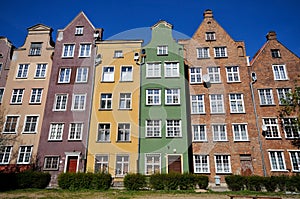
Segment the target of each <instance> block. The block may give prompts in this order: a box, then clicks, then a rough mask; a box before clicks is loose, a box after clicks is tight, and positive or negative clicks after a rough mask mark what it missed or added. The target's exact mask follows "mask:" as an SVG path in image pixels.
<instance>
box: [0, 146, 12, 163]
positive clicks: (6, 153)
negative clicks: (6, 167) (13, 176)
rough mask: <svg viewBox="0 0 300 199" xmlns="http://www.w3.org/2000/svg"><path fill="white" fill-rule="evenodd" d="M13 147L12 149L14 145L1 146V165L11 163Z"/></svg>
mask: <svg viewBox="0 0 300 199" xmlns="http://www.w3.org/2000/svg"><path fill="white" fill-rule="evenodd" d="M11 149H12V146H1V147H0V165H1V164H8V163H9V161H10V154H11Z"/></svg>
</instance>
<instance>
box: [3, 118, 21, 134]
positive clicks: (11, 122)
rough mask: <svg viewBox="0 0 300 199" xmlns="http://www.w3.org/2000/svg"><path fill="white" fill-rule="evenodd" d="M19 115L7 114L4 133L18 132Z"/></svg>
mask: <svg viewBox="0 0 300 199" xmlns="http://www.w3.org/2000/svg"><path fill="white" fill-rule="evenodd" d="M18 121H19V116H6V121H5V124H4V131H3V133H16V132H17V130H18Z"/></svg>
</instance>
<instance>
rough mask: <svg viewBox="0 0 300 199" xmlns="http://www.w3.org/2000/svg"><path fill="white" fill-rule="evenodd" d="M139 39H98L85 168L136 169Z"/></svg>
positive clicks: (118, 173) (117, 175) (117, 173)
mask: <svg viewBox="0 0 300 199" xmlns="http://www.w3.org/2000/svg"><path fill="white" fill-rule="evenodd" d="M141 44H142V40H126V41H125V40H110V41H109V40H107V41H99V42H97V44H96V45H97V48H98V50H97V58H96V64H95V65H96V66H95V81H94V93H93V105H92V111H91V120H90V132H89V141H88V156H87V172H108V173H110V174H111V175H112V177H113V178H114V182H118V181H122V179H123V177H124V176H125V175H126V174H127V173H137V162H138V142H139V96H140V69H139V67H140V66H139V65H138V63H137V61H138V60H137V58H138V53H139V51H140V48H141Z"/></svg>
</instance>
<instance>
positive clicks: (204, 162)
mask: <svg viewBox="0 0 300 199" xmlns="http://www.w3.org/2000/svg"><path fill="white" fill-rule="evenodd" d="M193 164H194V173H210V166H209V156H208V155H201V154H194V155H193Z"/></svg>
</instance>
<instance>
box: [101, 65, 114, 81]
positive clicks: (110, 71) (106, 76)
mask: <svg viewBox="0 0 300 199" xmlns="http://www.w3.org/2000/svg"><path fill="white" fill-rule="evenodd" d="M102 81H103V82H113V81H114V67H111V66H104V67H103V75H102Z"/></svg>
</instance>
